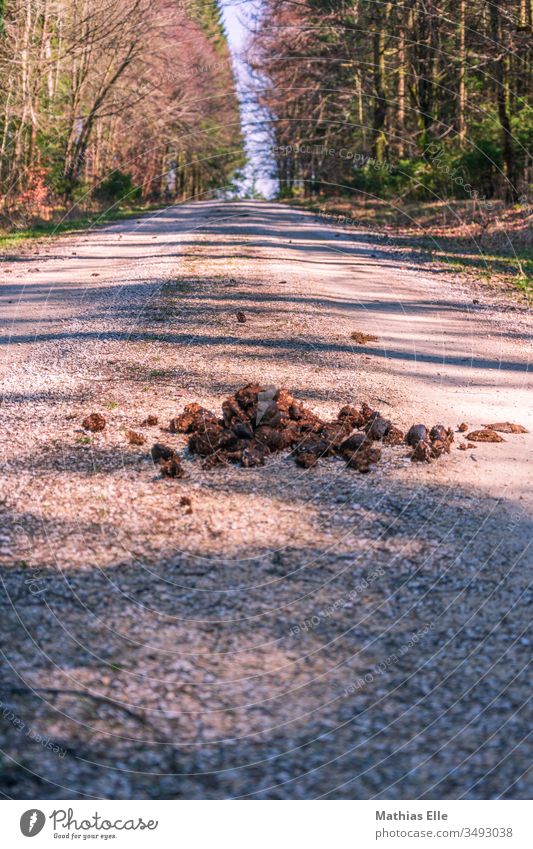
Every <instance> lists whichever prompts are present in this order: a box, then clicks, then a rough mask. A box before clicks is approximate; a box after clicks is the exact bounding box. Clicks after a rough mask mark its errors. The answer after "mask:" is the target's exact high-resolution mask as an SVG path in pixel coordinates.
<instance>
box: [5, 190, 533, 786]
mask: <svg viewBox="0 0 533 849" xmlns="http://www.w3.org/2000/svg"><path fill="white" fill-rule="evenodd" d="M0 299H1V333H2V338H1V342H2V345H1V352H2V353H1V378H2V392H3V395H2V404H1V406H0V416H1V421H2V440H1V445H2V449H1V451H2V453H1V458H0V461H1V466H0V480H1V496H0V497H1V500H0V523H1V531H0V561H1V576H2V595H1V608H2V609H1V615H2V628H3V632H4V638H3V642H2V646H3V648H2V667H3V668H2V682H3V683H2V692H1V695H0V698H1V706H0V719H1V721H0V747H1V751H2V755H1V761H0V788H1V790H2V792H3V793H4V794H5V795H6V796H8V797H15V798H91V797H99V798H128V797H133V798H204V797H207V798H227V797H246V798H283V799H285V798H297V799H304V798H315V797H320V798H375V797H377V798H383V799H387V798H405V799H408V798H418V797H422V798H433V799H435V798H436V799H439V798H441V799H446V798H497V797H506V798H528V797H530V796H531V793H532V790H533V787H532V776H531V753H532V746H531V728H532V727H533V726H532V716H531V709H530V706H529V700H530V697H531V689H530V680H531V674H530V671H529V664H530V663H531V640H532V634H531V627H530V623H531V613H532V609H533V608H532V604H531V603H532V590H531V577H532V571H531V563H532V557H531V546H530V544H531V539H532V529H533V522H532V514H533V505H532V498H531V491H530V489H531V479H532V463H531V448H532V444H533V442H532V440H533V433H529V434H520V435H519V434H517V435H513V434H504V439H505V441H504V442H502V443H499V444H487V445H485V444H478V445H477V447H476V448H475V449H471V450H468V451H459V450H456V449H455V448H454V449H453V450H452V452H451V454H450V455H449V457H445V458H443V459H441V460H440V461H438V462H434V463H432V464H431V465H425V464H422V465H421V464H415V463H412V462H411V461H410V459H409V456H408V451H407V449H406V448H405V447H398V448H390V449H388V450H386V451H385V452H384V459H383V461H382V463H381V464H380V465H379V466H378V467H376V469H375V470H374V471H372V472H371V473H370V474H368V475H360V474H358V473H356V472H350V471H348V470H347V469H346V468H345V466H344V464H343V463H342V462H340V461H339V460H336V459H335V458H330V459H327V460H322V461H320V463H319V465H318V467H317V468H315V469H312V470H309V471H305V470H303V469H299V468H297V467H296V466H295V465H294V463H293V461H292V460H291V459H290V458H289V457H288V456H287V455H275V456H273V457H272V458H271V460H270V462H269V463H268V464H267V465H266V466H265V467H264V468H258V469H242V468H238V467H230V468H228V469H222V470H221V469H216V470H213V471H205V470H203V469H202V467H201V463H200V462H199V461H198V460H195V459H194V458H192V457H190V456H187V454H185V460H184V467H185V469H186V472H187V475H186V477H185V478H183V479H181V480H165V479H161V477H160V476H159V474H158V472H157V470H156V469H155V468H154V466H153V463H152V461H151V459H150V457H149V453H148V449H149V447H150V445H151V444H152V443H153V442H156V441H164V442H166V443H168V444H171V445H173V446H175V447H177V448H179V449H180V450H183V449H184V448H185V445H186V440H185V438H183V437H181V436H174V435H171V434H168V433H167V432H166V431H165V428H166V427H167V426H168V421H169V419H170V417H171V416H173V415H176V414H177V413H178V412H180V410H181V409H182V407H183V406H184V405H185V404H186V403H188V402H190V401H199V402H200V403H202V404H204V405H206V406H209V407H211V408H213V409H215V410H218V409H219V408H220V403H221V401H222V400H223V398H224V397H225V396H226V395H228V394H229V393H232V392H234V391H235V389H237V388H238V387H239V386H241V385H243V384H244V383H247V382H249V381H260V382H262V383H264V384H265V385H277V386H280V385H283V386H286V387H287V388H288V389H289V390H291V391H292V392H293V393H294V394H295V395H296V396H297V397H299V398H301V399H302V400H304V401H305V402H306V404H307V405H308V406H309V407H311V408H312V409H315V410H316V411H317V412H319V413H320V414H322V415H324V416H326V415H328V416H332V415H334V414H336V412H337V411H338V409H339V407H340V406H342V405H343V404H346V403H360V402H361V401H363V400H365V401H367V402H368V403H369V404H371V405H372V406H373V407H376V408H378V409H381V411H382V412H383V413H384V415H386V416H387V417H390V418H392V419H394V421H395V422H397V423H398V424H400V425H402V426H403V427H405V428H407V427H408V426H409V425H411V424H413V423H414V422H419V421H420V422H427V423H428V424H435V423H440V422H442V423H443V424H444V425H446V426H448V425H449V426H453V427H454V428H455V427H456V426H457V425H458V424H459V423H460V422H463V421H465V422H467V423H468V424H469V426H470V427H471V428H473V429H475V428H479V427H480V426H481V425H482V424H484V423H487V422H495V421H506V420H509V421H513V422H517V423H519V424H522V425H524V426H525V427H526V428H528V430H530V431H532V432H533V411H532V405H531V377H530V373H529V370H528V362H529V360H530V357H531V336H530V333H531V323H530V316H529V314H528V312H527V310H526V309H525V308H523V307H520V306H518V305H514V304H512V303H511V302H510V301H508V300H505V299H504V298H503V297H500V296H497V295H496V294H495V293H493V292H491V290H488V289H486V288H479V287H478V288H476V287H475V286H474V285H473V284H467V283H465V282H464V281H462V280H460V279H459V278H455V277H454V275H453V273H451V272H447V271H445V270H443V269H442V268H439V269H437V268H435V267H434V266H430V265H428V266H427V267H424V266H417V265H416V264H415V263H414V261H412V260H411V259H409V257H408V256H405V255H403V256H401V255H400V254H398V253H396V252H395V251H394V250H393V249H385V247H383V246H380V245H375V244H373V243H372V238H371V237H370V236H368V235H365V234H364V233H359V232H349V231H342V230H340V229H336V228H335V227H334V226H332V225H330V224H328V223H327V222H324V221H320V220H318V219H317V218H316V217H314V216H313V215H312V214H310V213H305V212H300V211H294V210H291V209H289V208H288V207H285V206H281V205H276V204H272V203H252V202H249V203H245V202H242V203H232V204H224V203H218V202H206V203H197V204H191V205H187V206H180V207H172V208H170V209H168V210H165V211H162V212H159V213H157V214H155V215H152V216H146V217H143V218H140V219H138V220H130V221H125V222H122V223H118V224H114V225H112V226H107V227H105V228H102V229H98V230H96V231H93V232H90V233H87V234H82V235H76V236H75V237H67V238H62V239H61V240H57V241H52V242H49V243H47V244H44V243H40V245H39V247H36V248H32V250H31V252H28V253H26V254H24V255H22V256H19V257H12V258H9V259H8V261H6V262H4V263H2V269H1V271H0ZM238 310H240V311H243V312H244V313H245V316H246V319H247V320H246V322H245V323H239V322H238V321H237V319H236V311H238ZM354 331H361V332H363V333H368V334H373V335H375V336H377V337H378V338H377V341H373V342H370V343H368V344H367V345H359V344H357V343H356V342H355V341H353V340H352V339H351V334H352V333H353V332H354ZM90 412H101V413H102V414H104V416H105V417H106V419H107V427H106V429H105V430H104V431H103V432H102V433H99V434H94V435H92V436H91V435H88V434H87V433H86V432H85V431H83V429H82V427H81V422H82V420H83V418H84V417H85V416H86V415H87V414H88V413H90ZM148 414H153V415H157V416H158V417H159V425H160V426H156V427H147V426H143V425H142V424H141V423H142V422H143V420H144V419H145V418H146V416H147V415H148ZM127 428H133V429H134V430H140V431H142V432H143V433H144V434H145V435H146V437H147V443H146V445H145V446H142V447H136V446H131V445H129V444H128V443H127V441H126V438H125V435H124V434H125V430H126V429H127ZM461 441H463V439H462V437H461V435H460V434H456V444H458V443H459V442H461ZM184 495H186V496H189V497H190V498H191V500H192V512H188V510H187V509H186V508H184V507H183V506H182V505H180V498H181V497H182V496H184Z"/></svg>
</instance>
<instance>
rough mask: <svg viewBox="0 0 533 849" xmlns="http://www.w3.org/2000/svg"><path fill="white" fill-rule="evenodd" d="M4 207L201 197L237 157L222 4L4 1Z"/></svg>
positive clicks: (0, 128) (0, 113) (17, 209)
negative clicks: (220, 7) (221, 15)
mask: <svg viewBox="0 0 533 849" xmlns="http://www.w3.org/2000/svg"><path fill="white" fill-rule="evenodd" d="M0 26H1V33H0V193H1V196H2V212H3V213H4V215H16V214H20V213H23V212H24V211H25V210H28V211H29V212H34V213H35V212H40V213H43V211H45V210H46V209H49V208H50V207H52V206H53V205H54V204H61V203H63V204H65V203H66V204H67V205H72V204H76V203H78V204H82V203H84V204H86V203H87V202H90V203H94V204H97V203H100V204H104V205H105V204H110V203H112V202H114V201H115V200H117V199H119V198H126V199H127V198H129V199H130V200H132V201H135V200H138V199H143V200H145V201H146V200H149V201H157V200H158V199H163V198H175V197H180V198H190V197H200V196H201V195H202V194H203V193H204V192H206V191H207V190H209V189H210V188H212V187H214V186H224V185H225V184H226V183H227V182H228V181H229V180H231V178H232V175H233V173H234V171H235V169H236V167H237V166H239V165H240V164H241V161H242V141H241V135H240V129H239V110H238V104H237V101H236V98H235V93H234V81H233V74H232V67H231V61H230V56H229V52H228V47H227V43H226V38H225V35H224V31H223V28H222V25H221V19H220V10H219V8H218V6H217V4H216V2H215V0H188V2H186V3H184V2H181V0H3V2H2V0H0Z"/></svg>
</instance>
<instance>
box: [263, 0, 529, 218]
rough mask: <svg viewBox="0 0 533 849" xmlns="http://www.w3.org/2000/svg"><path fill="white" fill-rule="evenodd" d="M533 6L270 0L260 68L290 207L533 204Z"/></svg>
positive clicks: (487, 0) (521, 1)
mask: <svg viewBox="0 0 533 849" xmlns="http://www.w3.org/2000/svg"><path fill="white" fill-rule="evenodd" d="M532 23H533V0H469V2H467V0H395V2H389V0H338V1H337V0H264V11H263V14H262V16H261V18H260V20H259V21H257V25H256V32H255V37H254V45H253V60H252V61H253V67H254V68H255V71H256V74H257V79H258V83H259V90H260V98H261V104H262V106H263V108H265V109H266V110H267V113H268V115H269V119H270V122H271V128H272V136H273V152H274V155H275V160H276V176H277V179H278V181H279V187H280V192H281V194H283V195H286V196H291V195H293V194H304V195H311V194H314V193H316V192H322V193H328V192H329V193H339V192H342V191H346V189H349V190H354V189H359V190H360V191H362V192H365V193H367V194H368V195H370V196H372V195H374V196H380V197H382V196H387V195H395V196H398V195H399V196H401V197H408V198H410V199H417V198H424V199H425V198H433V197H458V198H462V197H473V198H478V197H480V198H493V197H497V198H502V199H504V200H507V201H509V202H516V201H517V200H522V201H523V200H524V197H526V198H527V197H528V196H529V193H530V183H531V179H532V142H533V110H532V100H531V95H532V89H533V86H532V77H531V61H532V59H533V43H532Z"/></svg>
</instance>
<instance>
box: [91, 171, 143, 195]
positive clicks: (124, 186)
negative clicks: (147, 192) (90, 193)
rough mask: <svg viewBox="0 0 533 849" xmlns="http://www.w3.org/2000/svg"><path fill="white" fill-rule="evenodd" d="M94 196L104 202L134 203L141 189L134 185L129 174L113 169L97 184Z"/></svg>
mask: <svg viewBox="0 0 533 849" xmlns="http://www.w3.org/2000/svg"><path fill="white" fill-rule="evenodd" d="M94 196H95V198H96V199H97V200H100V201H103V202H104V203H116V202H117V201H120V202H121V203H136V202H138V201H139V200H140V198H141V189H140V187H139V186H134V184H133V178H132V176H131V174H128V173H125V172H123V171H118V170H115V171H112V172H111V174H110V175H109V177H106V179H105V180H102V182H101V183H100V185H99V186H97V188H96V189H95V190H94Z"/></svg>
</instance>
